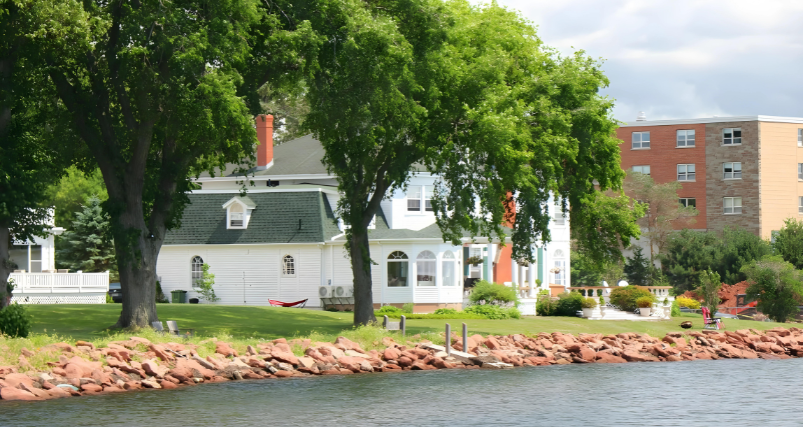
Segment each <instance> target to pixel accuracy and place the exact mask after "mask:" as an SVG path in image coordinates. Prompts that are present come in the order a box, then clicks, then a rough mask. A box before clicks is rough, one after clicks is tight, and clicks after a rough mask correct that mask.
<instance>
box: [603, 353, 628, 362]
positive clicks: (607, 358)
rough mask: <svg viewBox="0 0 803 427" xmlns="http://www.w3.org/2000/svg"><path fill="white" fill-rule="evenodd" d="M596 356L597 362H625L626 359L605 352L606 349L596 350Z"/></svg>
mask: <svg viewBox="0 0 803 427" xmlns="http://www.w3.org/2000/svg"><path fill="white" fill-rule="evenodd" d="M596 358H597V363H625V362H627V360H625V359H623V358H621V357H619V356H615V355H614V354H612V353H609V352H606V351H599V352H597V354H596Z"/></svg>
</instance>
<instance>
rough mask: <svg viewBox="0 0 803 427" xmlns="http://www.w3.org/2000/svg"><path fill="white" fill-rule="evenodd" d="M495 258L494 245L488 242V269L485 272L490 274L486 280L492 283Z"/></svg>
mask: <svg viewBox="0 0 803 427" xmlns="http://www.w3.org/2000/svg"><path fill="white" fill-rule="evenodd" d="M494 258H495V257H494V244H493V243H492V242H488V268H487V269H486V270H485V271H486V272H487V273H488V277H486V278H485V280H487V281H489V282H491V283H493V281H494Z"/></svg>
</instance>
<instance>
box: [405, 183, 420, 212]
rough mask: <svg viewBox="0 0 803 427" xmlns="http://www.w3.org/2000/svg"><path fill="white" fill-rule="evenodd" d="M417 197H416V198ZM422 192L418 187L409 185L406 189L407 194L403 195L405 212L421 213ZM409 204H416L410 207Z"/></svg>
mask: <svg viewBox="0 0 803 427" xmlns="http://www.w3.org/2000/svg"><path fill="white" fill-rule="evenodd" d="M416 196H417V197H416ZM423 196H424V194H423V190H422V189H421V186H420V185H411V186H409V187H407V193H405V195H404V198H405V199H406V200H407V212H421V209H422V208H423V203H422V201H423V198H424V197H423ZM410 202H416V203H415V204H417V207H416V206H411V204H410Z"/></svg>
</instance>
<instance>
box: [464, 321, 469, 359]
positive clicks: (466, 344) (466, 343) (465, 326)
mask: <svg viewBox="0 0 803 427" xmlns="http://www.w3.org/2000/svg"><path fill="white" fill-rule="evenodd" d="M463 353H468V325H466V324H465V323H463Z"/></svg>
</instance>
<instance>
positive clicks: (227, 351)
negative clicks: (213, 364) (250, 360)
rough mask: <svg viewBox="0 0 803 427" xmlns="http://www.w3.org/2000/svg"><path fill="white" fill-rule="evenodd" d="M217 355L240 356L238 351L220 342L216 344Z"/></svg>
mask: <svg viewBox="0 0 803 427" xmlns="http://www.w3.org/2000/svg"><path fill="white" fill-rule="evenodd" d="M215 353H217V354H222V355H223V356H226V357H229V356H234V357H236V356H238V354H237V351H236V350H234V349H233V348H231V346H230V345H229V344H227V343H225V342H221V341H218V342H216V343H215Z"/></svg>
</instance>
